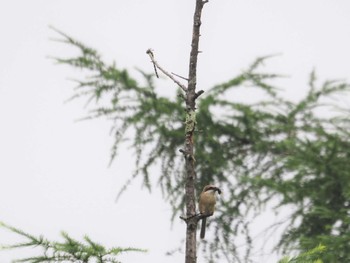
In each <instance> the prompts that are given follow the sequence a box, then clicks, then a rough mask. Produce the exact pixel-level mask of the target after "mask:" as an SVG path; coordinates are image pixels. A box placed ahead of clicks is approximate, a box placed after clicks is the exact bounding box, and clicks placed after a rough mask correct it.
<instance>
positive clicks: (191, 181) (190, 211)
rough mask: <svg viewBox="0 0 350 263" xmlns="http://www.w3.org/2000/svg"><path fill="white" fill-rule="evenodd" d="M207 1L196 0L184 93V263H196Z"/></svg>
mask: <svg viewBox="0 0 350 263" xmlns="http://www.w3.org/2000/svg"><path fill="white" fill-rule="evenodd" d="M207 2H208V1H203V0H196V7H195V12H194V17H193V32H192V43H191V54H190V63H189V74H188V86H187V91H186V112H187V114H186V127H185V131H186V137H185V151H184V155H185V160H186V161H185V162H186V164H185V165H186V188H185V196H186V217H187V218H188V220H186V223H187V229H186V260H185V263H195V262H196V261H197V249H196V230H197V223H198V218H196V217H194V215H195V214H196V192H195V183H196V171H195V158H194V156H193V148H194V140H193V133H194V130H195V127H196V113H195V110H196V99H197V97H198V96H199V95H200V94H202V93H203V91H199V92H198V93H196V84H197V59H198V53H199V52H198V44H199V37H200V26H201V14H202V9H203V6H204V4H205V3H207Z"/></svg>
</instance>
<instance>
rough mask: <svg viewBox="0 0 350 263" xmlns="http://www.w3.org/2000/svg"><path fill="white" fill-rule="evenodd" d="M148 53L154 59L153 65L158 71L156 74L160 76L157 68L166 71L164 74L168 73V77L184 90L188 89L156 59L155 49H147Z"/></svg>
mask: <svg viewBox="0 0 350 263" xmlns="http://www.w3.org/2000/svg"><path fill="white" fill-rule="evenodd" d="M146 53H147V54H148V55H149V57H150V58H151V60H152V63H153V65H154V67H155V71H156V75H157V76H158V73H157V70H156V69H159V70H160V71H161V72H163V73H164V75H166V76H167V77H169V78H170V79H171V80H172V81H174V82H175V83H176V84H177V85H178V86H179V87H180V88H181V89H182V90H183V91H185V92H186V91H187V87H186V86H185V85H184V84H182V83H181V82H180V81H178V80H177V79H176V78H174V76H173V75H172V74H171V73H169V72H167V71H166V70H165V69H163V68H162V67H161V66H160V65H159V63H158V62H157V61H156V60H155V58H154V54H153V51H152V49H147V51H146Z"/></svg>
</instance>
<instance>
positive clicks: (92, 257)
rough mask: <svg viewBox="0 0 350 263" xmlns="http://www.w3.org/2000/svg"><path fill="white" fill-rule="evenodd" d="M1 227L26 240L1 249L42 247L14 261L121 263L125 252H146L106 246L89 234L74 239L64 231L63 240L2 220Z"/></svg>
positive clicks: (32, 262)
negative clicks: (32, 232) (36, 254)
mask: <svg viewBox="0 0 350 263" xmlns="http://www.w3.org/2000/svg"><path fill="white" fill-rule="evenodd" d="M0 227H3V228H6V229H8V230H10V231H12V232H13V233H16V234H18V235H19V236H21V237H23V238H24V242H22V243H17V244H14V245H2V246H1V249H2V250H4V249H15V248H30V249H35V250H37V249H38V248H39V249H41V251H40V253H38V254H39V256H32V257H27V258H22V259H17V260H13V261H12V262H14V263H16V262H17V263H20V262H23V263H47V262H57V263H59V262H62V263H63V262H64V263H89V262H96V263H120V261H119V260H118V259H117V256H118V255H120V254H121V253H125V252H145V250H142V249H137V248H121V247H113V248H108V249H107V248H105V247H104V246H102V245H100V244H98V243H96V242H94V241H92V240H91V239H90V238H89V237H88V236H85V237H84V240H83V242H81V241H78V240H75V239H73V238H72V237H71V236H69V235H68V234H67V233H65V232H62V238H63V241H61V242H57V241H50V240H48V239H46V238H44V237H43V236H33V235H31V234H28V233H26V232H24V231H22V230H20V229H18V228H15V227H12V226H9V225H7V224H4V223H2V222H0Z"/></svg>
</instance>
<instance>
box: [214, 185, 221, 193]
mask: <svg viewBox="0 0 350 263" xmlns="http://www.w3.org/2000/svg"><path fill="white" fill-rule="evenodd" d="M215 190H216V191H218V193H219V195H221V189H220V188H218V187H216V188H215Z"/></svg>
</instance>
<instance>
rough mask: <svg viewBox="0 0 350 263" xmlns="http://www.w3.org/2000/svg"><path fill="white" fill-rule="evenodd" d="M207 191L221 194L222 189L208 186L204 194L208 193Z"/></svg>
mask: <svg viewBox="0 0 350 263" xmlns="http://www.w3.org/2000/svg"><path fill="white" fill-rule="evenodd" d="M207 191H214V192H216V191H217V192H218V193H219V194H221V190H220V188H218V187H216V186H215V185H212V184H209V185H206V186H205V187H204V189H203V192H207Z"/></svg>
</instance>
